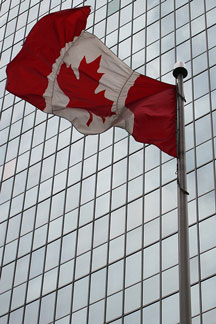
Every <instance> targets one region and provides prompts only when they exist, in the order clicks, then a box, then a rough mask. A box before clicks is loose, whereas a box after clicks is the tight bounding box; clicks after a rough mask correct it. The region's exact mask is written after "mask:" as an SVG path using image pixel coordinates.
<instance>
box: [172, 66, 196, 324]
mask: <svg viewBox="0 0 216 324" xmlns="http://www.w3.org/2000/svg"><path fill="white" fill-rule="evenodd" d="M175 72H176V71H175V70H174V72H173V74H174V76H175V77H176V78H177V80H178V98H177V103H178V184H179V185H178V222H179V293H180V324H191V323H192V320H191V291H190V263H189V262H190V261H189V233H188V206H187V192H186V190H187V181H186V161H185V130H184V91H183V78H184V77H185V76H186V75H187V70H186V69H185V71H182V70H181V69H179V70H178V71H177V72H176V73H175ZM182 72H183V73H182ZM185 73H186V74H185Z"/></svg>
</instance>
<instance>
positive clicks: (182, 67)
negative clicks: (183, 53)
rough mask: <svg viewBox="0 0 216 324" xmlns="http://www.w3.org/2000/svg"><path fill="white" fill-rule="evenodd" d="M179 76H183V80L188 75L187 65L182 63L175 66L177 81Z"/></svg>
mask: <svg viewBox="0 0 216 324" xmlns="http://www.w3.org/2000/svg"><path fill="white" fill-rule="evenodd" d="M179 74H181V75H182V76H183V79H184V78H186V76H187V75H188V71H187V69H186V65H185V63H184V62H180V61H179V62H176V63H175V65H174V70H173V76H174V77H175V78H176V79H177V78H178V75H179Z"/></svg>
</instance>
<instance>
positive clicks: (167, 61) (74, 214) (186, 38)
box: [0, 0, 216, 324]
mask: <svg viewBox="0 0 216 324" xmlns="http://www.w3.org/2000/svg"><path fill="white" fill-rule="evenodd" d="M84 4H86V5H91V6H92V11H91V15H90V17H89V19H88V25H87V29H88V31H89V32H91V33H94V34H95V35H97V36H98V37H99V38H101V40H102V41H103V42H104V43H105V44H106V45H107V46H108V47H109V48H111V50H112V51H113V52H114V53H116V54H117V55H118V56H119V57H120V58H121V59H122V60H123V61H125V62H126V63H127V64H128V65H129V66H131V67H132V68H133V69H135V70H137V71H138V72H140V73H143V74H146V75H148V76H150V77H153V78H155V79H158V80H161V81H164V82H168V83H174V82H175V79H174V78H173V76H172V69H173V65H174V63H175V62H176V61H178V60H181V61H185V62H186V65H187V69H188V72H189V74H188V77H187V79H185V85H184V88H185V96H186V100H187V102H186V104H185V124H186V125H185V131H186V157H187V181H188V192H189V197H188V209H189V225H190V228H189V234H190V266H191V297H192V316H193V324H214V323H215V316H216V276H215V275H216V261H215V260H216V216H215V184H216V180H215V179H216V170H215V149H216V148H215V143H216V138H215V136H216V81H215V80H216V78H215V72H216V62H215V54H216V38H215V32H216V24H215V14H216V4H215V1H214V0H193V1H188V0H165V1H162V0H161V1H160V0H135V1H132V0H122V1H119V0H112V1H107V0H98V1H96V0H87V1H80V0H74V1H71V0H70V1H67V0H66V1H60V0H55V1H54V0H53V1H51V0H50V1H48V0H44V1H37V0H34V1H30V0H24V1H18V0H11V1H9V0H7V1H3V2H2V5H1V15H2V17H1V25H2V27H1V35H2V37H1V39H2V41H1V43H0V46H1V50H2V58H1V62H0V68H1V70H0V71H1V72H0V78H1V80H0V81H1V86H0V96H1V102H2V112H1V132H0V142H1V148H0V150H1V153H0V175H1V179H2V184H1V198H0V199H1V200H0V204H1V205H0V257H1V259H0V261H1V281H0V324H6V323H10V324H19V323H24V324H29V323H31V324H36V323H39V324H48V323H49V324H51V323H56V324H69V323H73V324H74V323H75V324H77V323H78V324H103V323H112V324H129V323H130V324H131V323H133V324H177V323H178V322H179V306H178V302H179V284H178V221H177V181H176V159H174V158H171V157H170V156H168V155H166V154H164V153H162V152H160V151H159V149H157V148H156V147H155V146H153V145H143V144H140V143H138V142H135V140H134V139H133V138H132V137H130V136H128V134H127V133H126V132H125V131H124V130H121V129H120V128H114V129H110V130H109V131H107V132H105V133H103V134H101V135H94V136H93V135H91V136H84V135H82V134H80V133H78V132H77V131H76V129H75V128H73V127H72V126H71V124H70V123H69V122H68V121H66V120H64V119H61V118H59V117H57V116H53V115H47V114H45V113H43V112H41V111H38V110H37V109H36V108H34V107H33V106H31V105H30V104H28V103H26V102H24V101H22V100H20V99H19V98H18V97H14V96H13V95H11V94H9V93H7V92H5V84H6V74H5V68H6V65H7V64H8V62H9V61H10V60H11V59H12V58H13V57H14V56H15V55H16V54H17V53H18V52H19V50H20V49H21V46H22V44H23V40H24V38H25V37H26V36H27V34H28V33H29V31H30V30H31V28H32V27H33V26H34V24H35V23H36V22H37V20H38V19H39V18H40V17H42V16H43V15H46V14H47V13H49V12H54V11H58V10H62V9H67V8H71V7H75V6H82V5H84Z"/></svg>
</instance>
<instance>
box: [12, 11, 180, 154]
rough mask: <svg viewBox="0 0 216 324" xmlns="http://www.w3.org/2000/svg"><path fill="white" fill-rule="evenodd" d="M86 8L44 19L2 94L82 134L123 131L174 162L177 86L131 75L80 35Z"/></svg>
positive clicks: (92, 40)
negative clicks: (59, 119)
mask: <svg viewBox="0 0 216 324" xmlns="http://www.w3.org/2000/svg"><path fill="white" fill-rule="evenodd" d="M89 13H90V8H89V7H81V8H76V9H69V10H63V11H60V12H56V13H52V14H49V15H47V16H45V17H43V18H42V19H41V20H39V22H38V23H37V24H36V25H35V26H34V27H33V29H32V31H31V32H30V34H29V35H28V37H27V39H26V41H25V43H24V45H23V48H22V49H21V51H20V52H19V53H18V55H17V56H16V57H15V58H14V59H13V60H12V62H10V63H9V65H8V66H7V76H8V79H7V90H8V91H10V92H12V93H13V94H15V95H17V96H19V97H20V98H22V99H24V100H26V101H28V102H30V103H31V104H33V105H34V106H36V107H37V108H39V109H41V110H43V111H44V112H47V113H52V114H55V115H58V116H61V117H64V118H66V119H68V120H69V121H71V122H72V123H73V125H74V126H75V127H76V128H77V130H78V131H80V132H81V133H83V134H98V133H101V132H104V131H106V130H107V129H109V128H110V127H113V126H116V127H122V128H124V129H126V130H127V131H128V132H129V133H130V134H131V135H133V136H134V138H135V139H136V140H137V141H139V142H142V143H148V144H154V145H156V146H157V147H159V148H160V149H161V150H162V151H164V152H166V153H167V154H169V155H171V156H174V157H176V156H177V153H176V87H175V86H174V85H170V84H166V83H163V82H160V81H157V80H154V79H151V78H149V77H147V76H144V75H141V74H139V73H137V72H134V71H132V70H131V69H130V67H128V66H127V65H126V64H125V63H124V62H122V61H121V60H120V59H119V58H118V57H117V56H116V55H115V54H114V53H113V52H112V51H111V50H109V49H108V48H107V47H106V46H105V45H104V44H103V43H102V42H101V41H100V40H99V39H98V38H97V37H96V36H94V35H92V34H90V33H88V32H86V31H84V29H85V27H86V22H87V17H88V15H89Z"/></svg>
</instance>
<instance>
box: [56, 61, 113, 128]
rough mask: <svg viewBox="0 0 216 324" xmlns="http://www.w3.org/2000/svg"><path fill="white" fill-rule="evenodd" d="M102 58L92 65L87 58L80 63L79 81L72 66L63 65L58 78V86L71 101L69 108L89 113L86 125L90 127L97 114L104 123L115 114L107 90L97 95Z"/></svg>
mask: <svg viewBox="0 0 216 324" xmlns="http://www.w3.org/2000/svg"><path fill="white" fill-rule="evenodd" d="M100 61H101V56H99V57H98V58H96V60H94V61H92V62H91V63H89V64H88V63H87V62H86V58H85V56H84V57H83V59H82V61H81V62H80V66H79V68H78V70H79V79H77V77H76V75H75V74H74V71H73V69H72V68H71V66H69V67H67V66H66V64H65V63H63V64H62V66H61V68H60V72H59V74H58V76H57V81H58V85H59V87H60V88H61V90H62V91H63V92H64V93H65V95H66V96H67V97H68V98H69V99H70V101H69V103H68V104H67V107H68V108H81V109H85V110H87V111H88V112H89V115H90V117H89V120H88V122H87V123H86V125H87V126H89V125H90V124H91V122H92V120H93V115H92V114H95V115H97V116H99V117H101V118H102V121H103V123H104V122H105V118H106V117H110V116H112V115H114V114H115V113H114V112H112V111H111V108H112V105H113V101H112V100H109V99H107V98H105V96H104V92H105V90H103V91H101V92H99V93H97V94H95V90H96V88H97V87H98V85H99V80H100V79H101V77H102V75H103V73H98V72H97V71H98V69H99V66H100Z"/></svg>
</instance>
